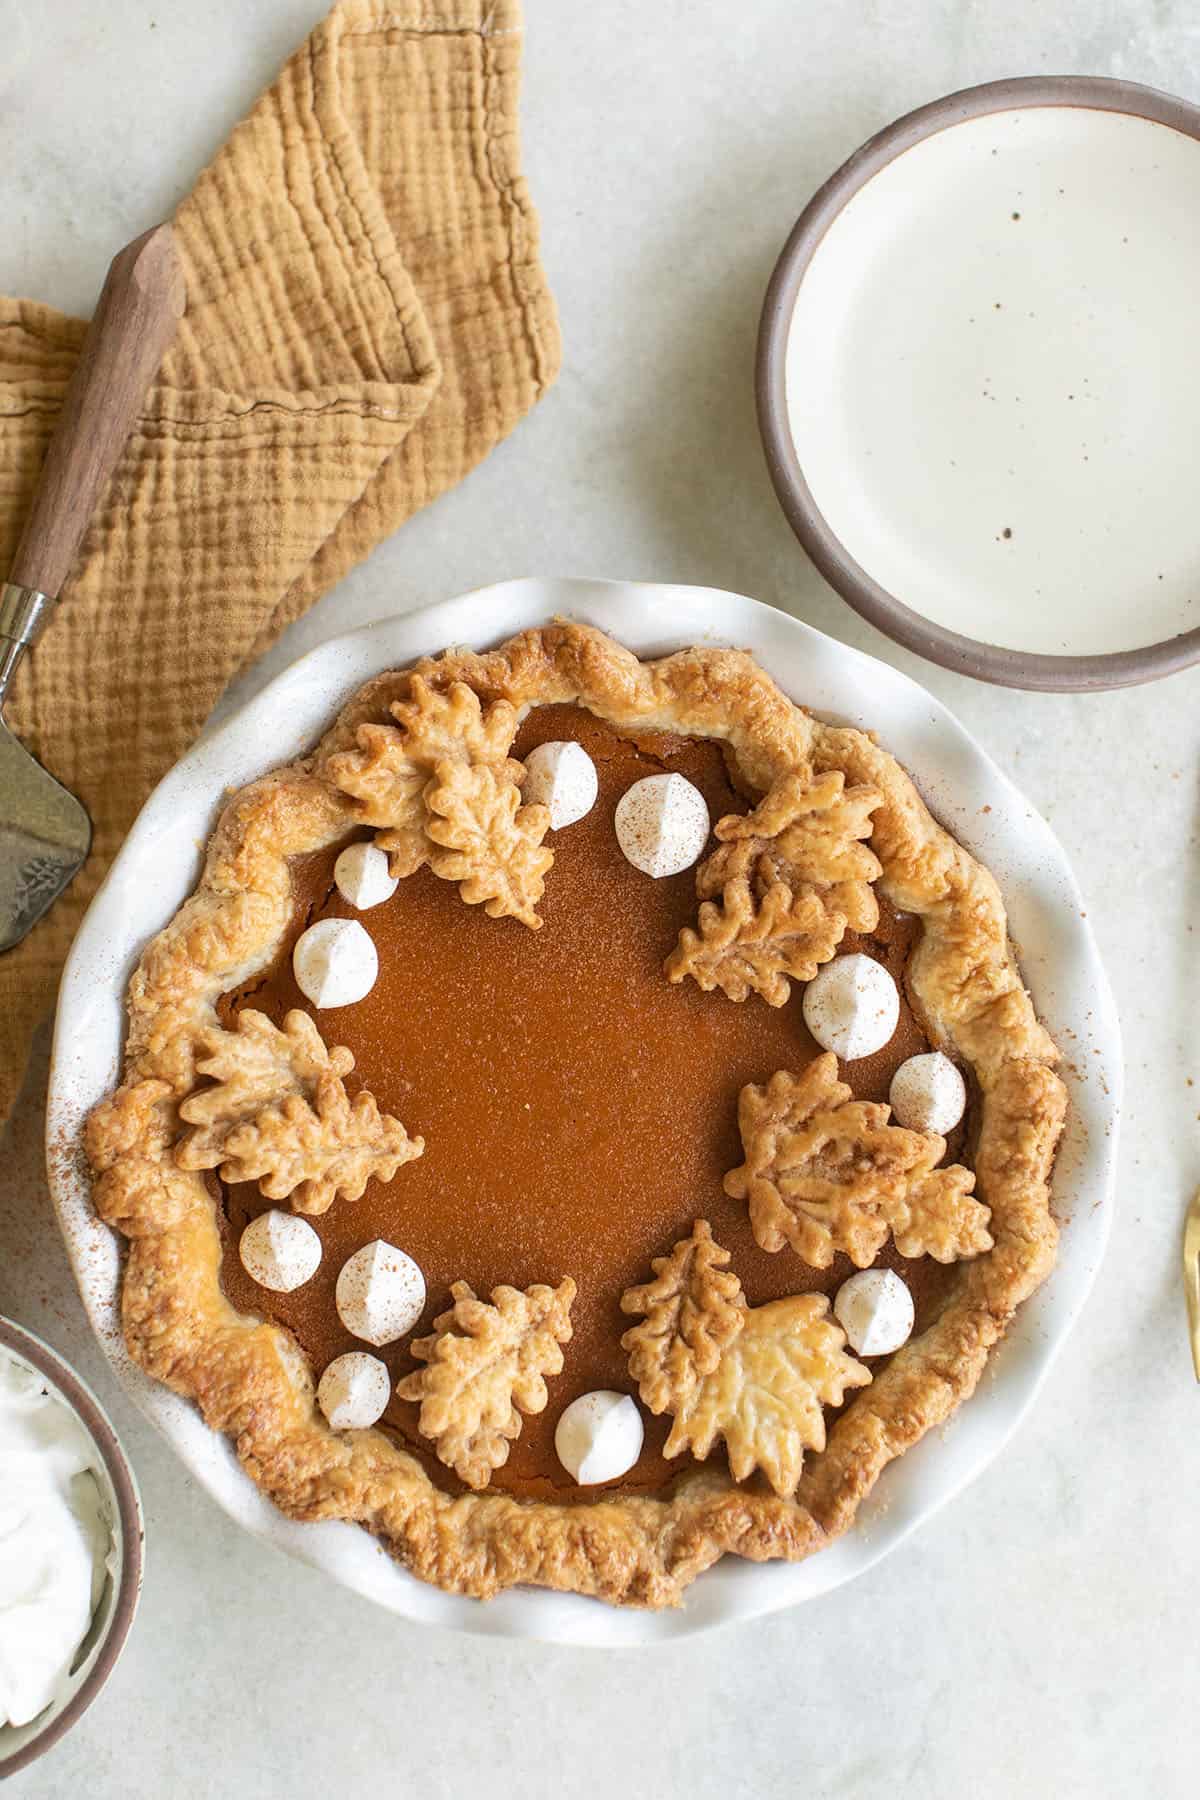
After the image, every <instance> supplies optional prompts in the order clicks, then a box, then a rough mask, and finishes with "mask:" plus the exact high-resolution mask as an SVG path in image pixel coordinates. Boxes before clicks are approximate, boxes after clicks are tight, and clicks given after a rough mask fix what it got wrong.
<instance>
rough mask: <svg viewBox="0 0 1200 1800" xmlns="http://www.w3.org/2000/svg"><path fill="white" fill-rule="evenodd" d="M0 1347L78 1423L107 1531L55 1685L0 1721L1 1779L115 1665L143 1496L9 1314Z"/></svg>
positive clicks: (43, 1744) (68, 1373)
mask: <svg viewBox="0 0 1200 1800" xmlns="http://www.w3.org/2000/svg"><path fill="white" fill-rule="evenodd" d="M0 1355H5V1356H11V1357H13V1358H14V1359H15V1360H16V1361H17V1362H18V1363H23V1364H24V1365H25V1367H26V1368H27V1369H32V1370H33V1371H34V1372H35V1373H36V1374H37V1375H39V1376H40V1377H41V1378H42V1380H43V1381H44V1383H45V1384H46V1386H47V1388H50V1389H53V1391H54V1393H55V1394H56V1395H57V1396H58V1398H59V1399H60V1400H61V1401H62V1403H63V1405H64V1406H66V1407H67V1408H68V1409H69V1410H70V1411H71V1412H73V1413H74V1415H75V1417H76V1418H77V1419H78V1420H79V1423H80V1424H81V1425H82V1426H83V1428H84V1430H85V1431H86V1432H87V1434H88V1437H89V1438H90V1439H91V1443H92V1448H93V1450H94V1452H95V1457H94V1461H93V1467H94V1469H95V1472H96V1479H97V1481H98V1482H99V1484H100V1493H101V1497H102V1500H103V1502H104V1508H105V1512H106V1514H107V1517H108V1523H109V1526H110V1528H111V1531H112V1542H113V1552H112V1564H111V1569H110V1574H109V1579H108V1580H107V1581H106V1583H105V1585H104V1589H103V1591H102V1593H101V1595H100V1601H99V1604H98V1606H97V1607H96V1611H95V1613H94V1614H93V1615H92V1623H91V1627H90V1629H89V1631H88V1634H87V1636H86V1637H85V1639H84V1641H83V1643H82V1645H81V1646H80V1653H79V1654H78V1655H77V1657H76V1661H75V1665H74V1667H73V1668H72V1670H71V1673H70V1676H69V1677H68V1679H67V1682H66V1684H65V1685H64V1687H63V1689H62V1691H61V1693H60V1694H59V1696H58V1698H57V1699H56V1700H55V1701H53V1703H52V1704H51V1705H50V1706H48V1707H47V1708H46V1709H45V1711H44V1712H40V1713H39V1714H38V1716H37V1718H36V1719H31V1720H30V1721H29V1723H28V1724H27V1725H0V1781H3V1780H4V1778H5V1776H6V1775H15V1774H16V1772H17V1770H18V1769H23V1768H25V1767H26V1766H27V1765H28V1764H29V1763H31V1762H34V1761H35V1760H36V1759H37V1758H38V1757H39V1756H41V1755H42V1753H43V1751H46V1750H49V1748H50V1746H51V1745H52V1744H56V1743H57V1742H58V1740H59V1738H61V1737H62V1736H64V1734H65V1733H66V1732H68V1731H69V1730H70V1729H71V1727H72V1725H74V1724H75V1722H76V1720H77V1719H79V1718H81V1717H82V1715H83V1714H84V1713H85V1712H86V1711H87V1709H88V1707H89V1706H90V1705H91V1704H92V1701H93V1700H94V1699H95V1698H96V1695H97V1694H98V1693H99V1692H100V1689H101V1688H102V1687H103V1686H104V1684H105V1682H106V1681H107V1680H108V1678H109V1676H110V1675H111V1674H112V1672H113V1670H114V1669H115V1668H116V1666H117V1660H118V1658H119V1657H120V1654H121V1651H122V1650H123V1649H124V1647H125V1640H126V1638H127V1637H128V1636H129V1631H130V1627H131V1626H132V1624H133V1620H134V1615H135V1614H136V1612H137V1607H138V1600H139V1599H140V1597H141V1592H142V1561H143V1548H142V1545H143V1539H144V1536H145V1527H144V1523H143V1520H142V1503H141V1499H140V1497H139V1495H138V1491H137V1483H136V1481H135V1480H134V1477H133V1470H132V1469H131V1468H130V1466H129V1463H128V1461H127V1459H126V1456H125V1452H124V1451H123V1450H122V1448H121V1445H120V1443H119V1441H118V1439H117V1434H116V1432H115V1431H114V1430H113V1427H112V1422H111V1420H110V1419H109V1417H108V1414H107V1413H106V1412H105V1411H104V1408H103V1407H102V1406H101V1404H100V1402H99V1401H98V1400H97V1398H96V1396H95V1394H93V1392H92V1390H91V1388H89V1387H88V1386H87V1385H86V1383H85V1382H83V1381H81V1380H80V1378H79V1376H78V1375H76V1373H75V1371H74V1369H72V1368H71V1367H70V1365H69V1364H68V1363H65V1362H64V1361H63V1359H62V1357H61V1356H59V1354H58V1352H57V1350H52V1349H51V1348H50V1346H49V1344H46V1343H43V1341H42V1339H41V1338H39V1337H36V1336H35V1335H34V1333H33V1332H32V1331H27V1330H26V1329H25V1328H24V1326H21V1325H16V1324H14V1323H13V1322H12V1320H10V1319H0Z"/></svg>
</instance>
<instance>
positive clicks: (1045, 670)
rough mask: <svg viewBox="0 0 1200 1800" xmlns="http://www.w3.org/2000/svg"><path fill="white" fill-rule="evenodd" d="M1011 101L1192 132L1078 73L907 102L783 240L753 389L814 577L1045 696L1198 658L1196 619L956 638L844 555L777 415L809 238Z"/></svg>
mask: <svg viewBox="0 0 1200 1800" xmlns="http://www.w3.org/2000/svg"><path fill="white" fill-rule="evenodd" d="M1012 106H1081V107H1087V108H1091V109H1093V110H1095V111H1098V112H1118V113H1128V114H1130V115H1131V116H1133V117H1135V118H1142V119H1149V120H1151V121H1152V122H1153V123H1155V124H1157V125H1167V126H1170V127H1171V128H1172V129H1174V130H1176V131H1181V132H1183V133H1184V134H1185V135H1186V136H1187V137H1191V138H1196V139H1200V108H1198V107H1195V106H1192V105H1190V104H1189V102H1187V101H1186V100H1179V99H1177V98H1176V97H1175V96H1174V95H1172V94H1163V93H1159V92H1158V90H1157V89H1156V88H1149V87H1141V86H1139V85H1138V84H1137V83H1136V82H1132V81H1109V80H1106V79H1104V78H1103V77H1101V76H1090V75H1052V76H1051V75H1048V76H1041V75H1031V76H1024V77H1019V78H1016V79H1013V80H1010V81H989V82H987V83H985V84H984V85H983V86H982V87H971V88H963V89H962V90H961V91H960V92H958V93H956V94H947V95H946V96H945V97H944V98H943V99H941V100H934V101H932V102H930V104H929V105H928V106H921V107H918V108H917V110H916V111H915V112H910V113H906V114H905V116H904V117H903V118H901V119H897V120H896V121H895V122H894V123H893V124H891V125H888V126H887V127H886V128H885V129H884V130H883V131H880V132H878V133H877V134H876V135H875V136H874V137H873V138H869V139H868V140H867V142H866V143H865V144H863V145H862V147H861V148H860V149H858V150H856V151H855V152H854V155H853V156H851V157H850V158H849V160H848V161H847V162H844V163H843V164H842V166H841V168H840V169H838V170H837V171H836V173H835V174H833V175H831V176H830V178H829V180H828V181H827V182H826V183H825V185H824V186H823V187H822V188H820V189H818V191H817V192H816V193H815V194H814V195H813V197H812V199H811V200H810V201H809V203H808V205H807V206H806V207H805V209H804V211H803V212H802V213H801V215H800V217H799V219H798V220H797V222H796V224H795V226H794V227H793V229H792V233H791V235H790V237H789V238H788V240H787V243H786V244H785V245H784V247H783V251H782V254H781V255H780V258H779V261H778V262H777V263H776V265H775V271H774V273H773V274H772V276H771V280H770V283H769V285H768V287H767V293H766V298H765V300H764V301H763V310H762V318H761V321H760V323H759V331H758V352H757V358H756V368H755V389H756V395H757V401H758V423H759V430H760V431H761V433H762V440H763V447H764V449H765V450H766V455H767V467H768V469H769V470H770V474H771V480H772V482H773V483H774V486H775V492H776V494H777V495H778V496H779V502H780V505H781V506H782V507H783V510H784V512H785V513H786V514H787V517H788V521H789V523H790V524H791V527H792V530H793V531H794V532H795V533H796V536H797V537H798V538H799V539H800V542H801V543H802V544H803V546H804V548H805V550H806V551H807V552H808V555H809V556H810V558H811V559H812V561H813V562H814V563H815V564H816V566H817V568H818V569H819V570H820V572H821V574H822V575H823V576H824V577H825V579H826V581H828V582H829V584H830V586H831V587H833V588H836V590H837V592H838V593H839V594H840V595H841V596H842V598H843V599H844V600H846V601H848V602H849V604H850V605H851V606H852V607H853V608H854V610H855V612H857V613H860V614H861V615H862V617H863V618H864V619H868V620H869V621H870V623H871V624H872V625H875V626H877V627H878V628H879V630H880V631H882V632H885V633H886V634H887V636H888V637H890V638H894V639H895V640H896V642H897V643H899V644H903V645H904V646H905V648H906V649H909V650H915V651H916V652H917V654H918V655H919V656H925V657H928V658H929V660H930V661H931V662H935V663H940V664H941V665H942V667H943V668H946V669H954V670H956V671H957V672H958V673H959V674H962V675H973V676H974V677H975V678H976V679H977V680H978V681H992V682H996V683H998V684H999V685H1000V686H1003V687H1019V688H1035V689H1040V690H1042V691H1045V692H1050V693H1070V692H1079V691H1086V690H1089V689H1099V688H1115V687H1130V686H1132V685H1134V684H1135V683H1136V682H1141V681H1154V680H1157V679H1158V678H1159V677H1160V676H1163V675H1173V674H1175V673H1176V672H1177V671H1178V670H1180V669H1186V668H1188V667H1189V666H1190V665H1191V664H1192V663H1195V662H1197V661H1200V627H1196V628H1194V629H1193V630H1191V631H1184V632H1181V633H1180V634H1179V635H1178V636H1177V637H1173V638H1166V639H1164V640H1163V641H1162V642H1161V643H1157V644H1147V645H1144V646H1143V647H1142V648H1140V649H1136V650H1120V651H1116V652H1113V653H1110V654H1106V655H1090V656H1046V655H1042V654H1040V653H1037V652H1034V651H1022V650H1006V649H1004V648H1003V647H1002V646H1000V645H998V644H985V643H982V642H980V641H979V640H978V639H976V638H969V637H963V636H962V635H961V634H960V633H959V632H957V631H949V630H947V629H946V627H945V626H942V625H935V624H933V623H931V621H930V620H928V619H925V618H922V616H921V615H920V613H918V612H914V611H913V609H912V608H911V607H910V606H906V605H905V604H904V602H903V601H902V600H898V599H897V598H896V596H895V595H894V594H889V593H888V592H887V590H886V589H885V588H882V587H881V586H880V585H879V583H878V582H877V581H875V580H874V579H873V577H872V576H870V575H869V574H868V573H867V571H866V570H865V569H864V568H863V567H862V566H861V565H860V564H859V563H857V562H856V561H855V560H854V558H853V557H852V556H851V555H850V554H849V552H848V551H847V549H846V548H845V546H844V545H843V543H842V542H841V540H840V538H838V537H837V536H836V534H835V533H834V531H833V530H832V528H831V527H830V525H829V524H828V522H827V521H826V519H825V517H824V515H823V514H822V513H821V511H820V509H819V508H818V506H817V503H816V501H815V500H814V498H813V495H812V491H811V489H810V488H809V486H808V483H807V481H806V480H805V478H804V474H803V471H802V469H801V467H800V459H799V457H798V456H797V454H796V447H795V445H794V443H793V441H792V436H791V433H790V431H789V429H788V423H787V390H786V372H787V341H788V331H789V327H790V324H791V318H792V313H793V310H794V308H795V304H796V295H797V293H798V292H799V288H800V284H801V282H802V281H803V279H804V276H805V273H806V272H807V269H808V266H809V264H810V263H811V261H812V259H813V256H814V255H815V254H816V251H817V247H818V245H819V244H820V243H821V240H822V239H823V238H824V236H825V233H826V232H827V231H828V230H829V227H830V226H831V225H832V223H833V221H834V219H835V218H836V217H837V216H838V214H839V213H840V212H841V210H842V208H843V207H844V206H845V205H846V202H847V201H848V200H850V199H851V198H852V197H853V195H855V194H856V193H857V192H858V191H859V189H860V188H862V187H864V186H865V185H866V183H867V182H868V181H870V180H871V179H872V177H873V176H875V175H877V174H878V173H879V171H880V170H881V169H883V168H886V167H887V165H888V164H889V163H890V162H893V161H895V159H896V157H898V156H902V155H903V154H904V152H905V151H906V150H911V149H912V147H913V145H914V144H918V143H920V142H921V141H922V139H924V138H927V137H932V136H933V135H934V134H935V133H936V132H939V131H945V130H946V129H947V127H948V126H951V125H959V124H962V123H963V121H964V120H966V119H977V118H981V117H984V116H985V115H986V114H988V113H994V112H1003V111H1005V110H1006V109H1008V108H1009V107H1012Z"/></svg>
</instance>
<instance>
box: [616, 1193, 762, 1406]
mask: <svg viewBox="0 0 1200 1800" xmlns="http://www.w3.org/2000/svg"><path fill="white" fill-rule="evenodd" d="M728 1263H729V1252H728V1250H723V1249H722V1248H721V1246H720V1244H718V1243H717V1242H716V1241H715V1240H714V1238H713V1234H712V1227H711V1226H710V1225H709V1223H708V1221H707V1219H697V1221H696V1223H695V1225H694V1226H693V1228H692V1233H691V1236H690V1237H686V1238H681V1239H680V1240H679V1242H678V1243H677V1244H676V1245H675V1247H674V1249H673V1250H672V1251H671V1252H670V1254H669V1255H667V1256H658V1257H655V1259H654V1261H653V1262H652V1263H651V1264H650V1267H651V1268H652V1269H653V1271H654V1279H653V1281H648V1282H646V1283H645V1284H644V1285H643V1286H642V1287H631V1288H627V1289H626V1290H625V1292H624V1294H623V1295H622V1296H621V1311H622V1312H626V1313H640V1314H641V1315H642V1321H641V1323H640V1324H639V1325H632V1326H630V1328H629V1330H628V1331H627V1332H626V1333H625V1335H624V1336H623V1337H622V1339H621V1347H622V1349H624V1350H627V1351H628V1352H629V1373H630V1375H631V1376H632V1377H633V1379H634V1381H635V1382H636V1383H637V1387H638V1392H639V1394H640V1395H641V1397H642V1400H643V1401H644V1402H645V1404H646V1406H648V1407H649V1409H650V1411H651V1412H652V1413H656V1414H657V1413H664V1412H672V1413H674V1412H677V1411H678V1410H679V1409H680V1407H682V1405H683V1404H684V1402H685V1401H686V1400H687V1399H688V1398H689V1397H690V1395H691V1394H692V1393H694V1391H695V1389H696V1388H697V1387H698V1386H699V1384H700V1382H701V1381H702V1380H703V1379H704V1377H705V1376H706V1375H711V1374H712V1373H713V1371H714V1369H715V1368H716V1366H717V1364H718V1362H719V1361H720V1360H721V1355H722V1353H723V1351H725V1350H726V1349H728V1347H729V1345H730V1344H731V1343H732V1342H733V1340H734V1338H735V1337H736V1336H737V1334H738V1332H739V1331H740V1330H741V1329H742V1326H743V1325H744V1324H745V1322H746V1299H745V1296H744V1294H743V1293H742V1284H741V1282H740V1281H739V1280H738V1278H737V1276H736V1275H734V1274H733V1273H732V1272H731V1271H730V1270H729V1268H728Z"/></svg>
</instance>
